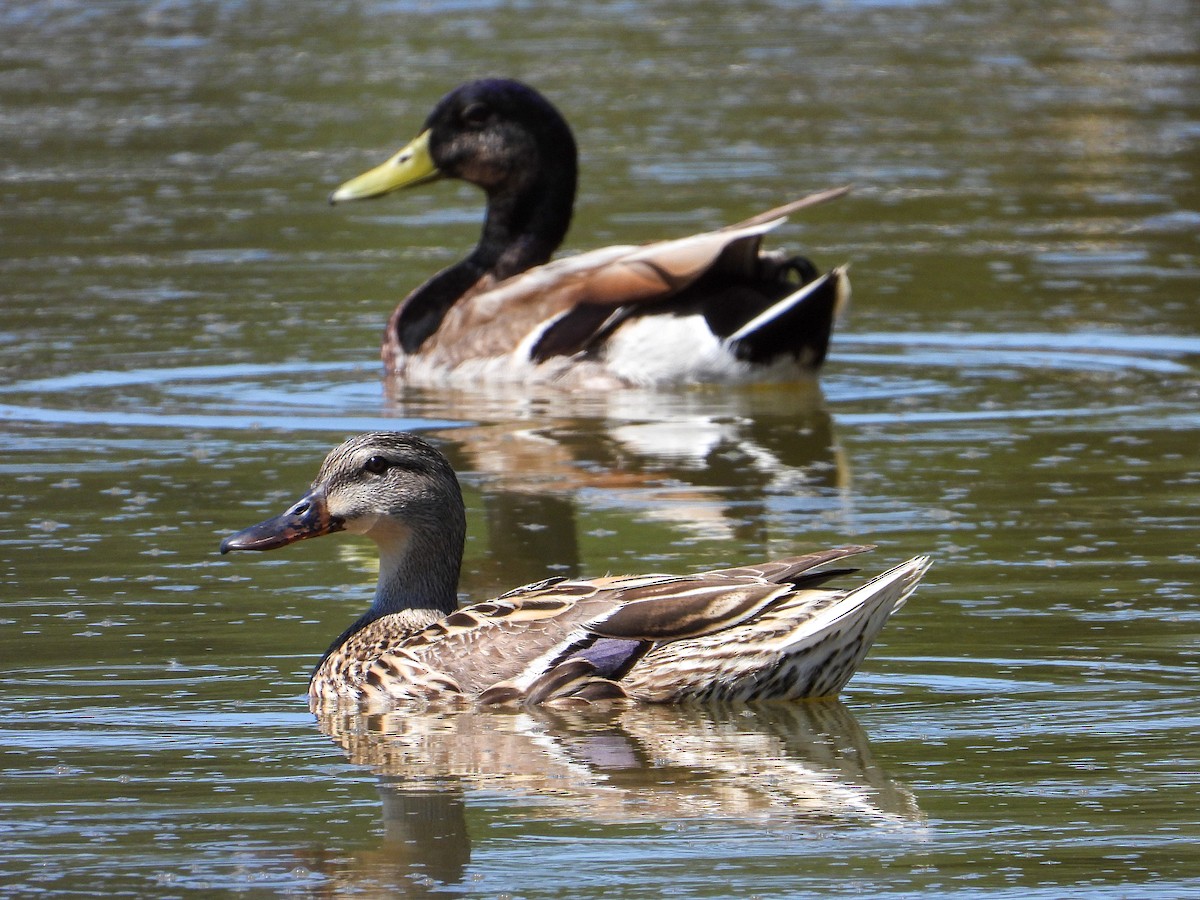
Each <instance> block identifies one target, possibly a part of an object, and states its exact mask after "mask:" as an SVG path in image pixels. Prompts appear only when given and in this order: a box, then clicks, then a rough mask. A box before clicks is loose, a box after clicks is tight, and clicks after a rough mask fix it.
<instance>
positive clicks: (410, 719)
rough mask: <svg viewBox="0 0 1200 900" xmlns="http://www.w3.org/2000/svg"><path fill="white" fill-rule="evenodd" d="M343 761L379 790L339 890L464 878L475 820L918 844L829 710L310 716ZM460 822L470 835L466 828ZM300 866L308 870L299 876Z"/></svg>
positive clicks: (907, 816)
mask: <svg viewBox="0 0 1200 900" xmlns="http://www.w3.org/2000/svg"><path fill="white" fill-rule="evenodd" d="M318 723H319V726H320V728H321V730H322V731H323V732H324V733H325V734H327V735H328V736H329V737H330V738H332V739H333V740H334V741H335V742H336V743H337V744H338V745H339V746H341V747H342V748H343V750H344V751H345V753H346V755H347V757H348V758H349V760H350V761H351V762H353V763H355V764H356V765H360V766H364V767H367V768H370V769H371V770H372V771H373V772H374V773H375V774H376V775H377V776H378V779H379V781H378V788H379V792H380V796H381V798H382V812H383V821H384V826H385V832H384V837H383V840H382V843H381V845H380V846H379V847H378V848H376V849H372V850H370V851H366V852H362V853H360V854H358V855H356V856H355V857H354V858H353V860H351V861H348V862H346V863H342V864H334V863H328V862H327V863H322V864H320V866H321V868H322V869H323V870H324V872H325V874H327V875H328V876H329V877H331V878H332V879H334V880H335V881H337V882H341V883H348V884H353V883H357V882H360V881H361V882H363V883H376V884H380V883H382V884H388V883H392V884H399V885H404V886H405V887H406V889H408V890H413V891H414V892H417V893H419V892H420V890H421V889H422V888H425V889H428V890H430V891H431V892H432V891H435V890H436V889H437V887H438V886H439V885H447V884H457V883H460V882H461V881H463V880H464V878H466V877H467V871H468V867H469V864H470V860H471V851H472V842H474V843H476V844H481V843H482V844H486V843H487V842H488V839H489V837H488V834H487V829H488V825H487V822H488V820H489V816H488V815H487V814H486V813H484V812H480V813H477V814H474V815H470V816H469V815H468V810H469V809H470V808H471V807H472V806H479V807H481V809H490V810H496V809H498V808H499V809H500V810H501V813H502V814H503V817H504V818H505V819H510V818H511V817H512V816H513V815H520V816H521V817H523V818H524V819H526V820H533V821H542V822H546V821H559V822H570V823H578V824H584V825H589V826H600V827H603V826H607V825H611V826H630V825H632V826H638V825H641V826H644V827H649V828H655V829H657V828H662V827H669V826H676V827H684V828H686V827H688V826H689V825H696V826H700V825H703V824H704V823H705V822H706V821H713V820H717V819H719V820H721V821H722V822H723V824H731V823H732V824H745V825H747V826H753V827H755V828H757V829H760V830H764V831H768V832H769V831H779V832H780V833H787V832H792V831H794V830H795V829H797V828H805V827H809V826H815V825H831V824H851V825H857V826H859V827H864V828H886V829H889V830H893V831H894V830H895V829H897V828H899V829H908V830H912V831H914V832H920V831H921V830H923V828H924V819H923V815H922V813H921V810H920V808H919V807H918V804H917V801H916V799H915V797H914V796H913V794H912V793H911V792H910V791H909V790H908V789H907V788H906V787H905V786H903V785H902V784H899V783H898V782H896V781H895V780H894V779H893V778H891V777H890V776H889V775H888V774H887V772H886V770H885V769H884V768H883V767H881V766H880V765H879V764H878V763H877V762H876V760H875V758H874V755H873V753H872V750H871V747H870V744H869V741H868V739H867V736H866V734H865V733H864V731H863V730H862V728H861V727H860V726H859V724H858V722H857V721H856V720H855V719H854V716H853V715H852V714H851V712H850V710H849V709H848V708H847V707H846V706H845V705H844V704H842V703H841V702H839V701H836V700H834V701H823V702H819V703H789V704H778V703H776V704H761V705H754V706H750V707H746V706H712V705H704V706H684V707H680V706H671V707H664V706H645V705H638V706H630V707H626V708H622V709H609V710H600V709H589V710H582V711H579V710H575V711H563V710H549V709H546V708H536V709H524V710H519V711H518V710H470V711H463V712H458V713H449V714H447V713H444V712H439V713H430V712H418V711H404V712H396V713H387V714H377V715H365V714H357V713H324V714H319V715H318ZM468 821H469V822H470V825H469V824H468ZM309 864H310V865H312V864H313V863H311V862H310V863H309Z"/></svg>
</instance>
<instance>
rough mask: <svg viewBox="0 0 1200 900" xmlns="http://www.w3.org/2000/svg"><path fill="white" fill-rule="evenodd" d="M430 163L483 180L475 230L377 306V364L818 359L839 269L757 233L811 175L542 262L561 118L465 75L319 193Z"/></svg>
mask: <svg viewBox="0 0 1200 900" xmlns="http://www.w3.org/2000/svg"><path fill="white" fill-rule="evenodd" d="M438 178H459V179H461V180H463V181H468V182H470V183H471V184H476V185H478V186H479V187H481V188H483V190H484V191H485V192H486V193H487V216H486V219H485V221H484V226H483V234H482V236H481V237H480V240H479V243H478V245H477V246H476V247H475V249H474V251H473V252H472V253H471V255H470V256H468V257H467V258H466V259H464V260H462V261H461V262H459V263H457V264H455V265H453V266H451V267H450V268H448V269H445V270H444V271H442V272H439V273H438V274H437V275H435V276H434V277H433V278H431V279H430V280H429V281H427V282H425V284H423V285H421V286H420V287H419V288H417V289H416V290H415V291H413V292H412V293H411V294H409V295H408V297H406V298H405V299H404V300H403V301H402V302H401V303H400V305H399V306H398V307H397V309H396V311H395V312H394V313H392V317H391V319H390V320H389V321H388V326H387V332H386V333H385V335H384V340H383V360H384V363H385V365H386V366H387V367H388V369H389V370H390V371H392V372H394V373H395V374H397V375H400V376H402V377H403V378H405V379H406V380H409V381H417V382H437V381H442V380H446V379H455V377H456V376H457V377H458V379H460V380H464V381H468V382H469V381H470V380H472V379H476V378H479V377H487V378H497V379H506V380H517V381H525V380H547V381H549V380H553V381H563V380H566V381H568V382H570V383H572V384H594V385H606V384H655V383H663V382H680V381H739V380H762V379H765V378H780V377H795V376H796V374H797V373H798V372H815V371H816V370H817V368H818V367H819V366H820V365H821V363H822V361H824V359H825V352H826V349H827V347H828V344H829V334H830V331H831V329H832V327H833V319H834V316H835V314H836V312H837V310H838V309H839V307H840V306H841V305H842V304H843V303H844V302H845V300H846V298H847V297H848V296H849V280H848V279H847V277H846V274H845V270H844V269H840V268H839V269H834V270H833V271H832V272H829V273H828V274H826V275H823V276H820V277H818V275H817V270H816V269H815V268H814V266H813V265H812V263H810V262H809V261H808V260H807V259H804V258H803V257H800V256H792V257H787V256H785V255H784V254H782V253H778V252H771V253H767V252H763V251H762V250H761V249H760V245H761V243H762V237H763V235H764V234H765V233H766V232H767V231H770V230H771V229H772V228H774V227H775V226H776V225H778V224H779V223H780V222H782V221H783V219H784V217H785V216H787V215H788V214H789V213H791V212H794V211H795V210H797V209H800V208H802V207H804V206H808V205H811V204H813V203H818V202H820V201H822V200H827V199H832V198H833V197H836V196H840V195H841V194H843V193H845V189H837V190H833V191H826V192H823V193H821V194H814V195H812V196H811V197H807V198H804V199H802V200H798V201H796V202H794V203H789V204H787V205H785V206H781V207H779V208H777V209H773V210H770V211H769V212H765V213H762V214H761V215H758V216H755V217H753V218H751V219H747V220H746V221H744V222H741V223H739V224H737V225H733V226H730V227H727V228H723V229H721V230H718V231H712V232H708V233H705V234H698V235H694V236H693V237H688V238H682V239H679V240H671V241H662V242H660V243H655V244H648V245H645V246H641V247H628V246H624V247H607V248H605V249H602V250H595V251H592V252H591V253H584V254H581V255H579V256H573V257H569V258H566V259H561V260H558V261H557V262H553V263H551V262H549V259H550V256H551V254H552V253H553V252H554V251H555V249H557V248H558V246H559V245H560V244H561V243H562V240H563V237H564V236H565V235H566V233H567V226H568V225H569V224H570V221H571V212H572V208H573V206H574V203H575V181H576V151H575V140H574V138H573V137H572V135H571V129H570V128H569V127H568V125H567V123H566V121H565V120H564V119H563V117H562V116H561V115H560V114H559V112H558V110H556V109H555V108H554V107H553V106H552V105H551V104H550V102H549V101H547V100H546V98H545V97H543V96H542V95H541V94H539V93H538V92H537V91H535V90H534V89H533V88H531V87H528V86H526V85H524V84H521V83H519V82H516V81H507V80H499V79H489V80H484V81H473V82H470V83H468V84H465V85H463V86H461V87H459V88H457V89H456V90H454V91H451V92H450V93H449V94H448V95H447V96H446V97H444V98H443V99H442V100H441V102H439V103H438V104H437V106H436V107H434V110H433V112H432V113H430V114H429V118H428V119H427V120H426V122H425V127H424V128H423V129H422V130H421V133H420V134H419V135H418V136H417V137H416V139H415V140H413V141H412V143H410V144H409V145H408V146H406V147H405V148H404V149H403V150H401V151H400V152H399V153H397V154H396V155H395V156H393V157H392V158H391V159H389V160H388V161H387V162H385V163H383V164H382V165H381V166H378V167H376V168H374V169H372V170H371V171H369V172H367V173H365V174H363V175H360V176H358V177H357V178H354V179H352V180H351V181H348V182H346V183H345V184H343V185H342V186H341V187H339V188H338V189H337V190H336V191H334V192H333V194H332V196H331V197H330V201H331V202H333V203H340V202H342V201H345V200H362V199H366V198H369V197H379V196H382V195H383V194H387V193H389V192H391V191H395V190H398V189H400V188H404V187H411V186H413V185H417V184H424V183H425V182H428V181H433V180H435V179H438Z"/></svg>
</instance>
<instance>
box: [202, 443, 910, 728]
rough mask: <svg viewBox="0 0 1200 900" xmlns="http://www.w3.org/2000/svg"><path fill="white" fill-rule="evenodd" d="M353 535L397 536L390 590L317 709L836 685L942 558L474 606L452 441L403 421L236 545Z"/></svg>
mask: <svg viewBox="0 0 1200 900" xmlns="http://www.w3.org/2000/svg"><path fill="white" fill-rule="evenodd" d="M336 531H347V532H350V533H351V534H363V535H366V536H367V537H370V538H373V539H374V540H375V542H376V543H377V544H378V545H379V555H380V560H379V585H378V588H377V589H376V591H375V601H374V603H372V604H371V608H370V609H368V610H367V611H366V613H364V614H363V615H362V616H361V617H360V618H359V619H358V621H357V622H355V623H354V624H353V625H351V626H350V627H349V628H348V629H346V631H345V632H344V633H343V634H342V636H341V637H339V638H338V639H337V640H336V641H334V642H333V644H332V646H330V648H329V649H328V650H327V651H326V652H325V656H324V657H323V658H322V659H321V662H320V664H318V666H317V668H316V670H315V671H314V672H313V676H312V680H311V682H310V683H309V689H308V695H309V699H310V701H312V703H313V704H314V705H316V706H322V705H326V704H328V703H330V702H334V703H336V702H337V701H342V700H353V701H367V702H368V703H370V704H371V705H373V706H379V705H390V704H392V703H394V702H396V701H407V700H419V699H426V700H428V699H452V698H465V699H474V700H477V701H479V702H482V703H503V702H519V703H541V702H546V701H551V700H559V699H568V698H574V699H577V700H596V699H611V698H622V697H627V698H630V699H635V700H645V701H653V702H678V701H688V700H765V699H794V698H800V697H827V696H831V695H833V694H836V693H837V692H838V691H839V690H840V689H841V688H842V686H843V685H844V684H845V683H846V682H847V681H848V680H849V679H850V676H851V675H853V674H854V670H855V668H856V667H857V666H858V665H859V663H860V662H861V661H862V659H863V657H864V656H866V653H867V651H868V649H869V648H870V646H871V643H872V641H873V640H874V639H875V636H876V635H877V634H878V633H879V630H880V629H881V628H882V627H883V624H884V622H886V621H887V619H888V617H889V616H891V614H892V613H893V612H895V611H896V610H897V609H899V608H900V606H901V605H902V604H903V603H904V601H905V600H906V599H907V598H908V595H909V594H910V593H912V591H913V589H914V588H915V587H916V585H917V582H918V581H919V580H920V578H921V576H922V575H923V574H924V573H925V570H926V569H927V568H928V566H929V560H928V558H927V557H923V556H922V557H916V558H914V559H910V560H909V561H908V562H906V563H903V564H902V565H899V566H897V567H895V568H894V569H891V570H890V571H888V572H885V573H884V574H882V575H879V576H878V577H876V578H873V579H871V580H870V581H868V582H866V583H865V584H863V585H860V586H859V587H857V588H854V589H852V590H828V589H821V588H819V585H821V584H822V583H824V582H826V581H828V580H830V579H832V578H835V577H837V576H842V575H846V574H848V573H850V572H853V571H854V570H853V569H832V570H831V569H826V570H822V571H814V569H815V568H816V567H818V566H821V565H823V564H826V563H829V562H833V561H834V560H839V559H842V558H844V557H847V556H851V555H852V554H855V553H861V552H863V551H865V550H869V549H871V548H869V547H837V548H835V549H832V550H823V551H819V552H817V553H810V554H808V555H806V556H798V557H793V558H791V559H781V560H777V561H774V562H768V563H763V564H761V565H756V566H744V567H740V568H736V569H719V570H716V571H713V572H705V573H702V574H698V575H637V576H625V577H607V578H598V579H595V580H593V581H576V580H573V579H566V578H552V579H549V580H547V581H542V582H539V583H537V584H530V585H526V586H525V587H520V588H516V589H515V590H512V591H509V592H508V593H506V594H502V595H501V596H500V597H497V598H496V599H494V600H488V601H486V602H483V603H476V604H474V605H472V606H467V607H464V608H463V609H458V596H457V588H458V574H459V567H460V566H461V564H462V553H463V542H464V539H465V534H466V514H465V511H464V508H463V500H462V494H461V492H460V491H459V487H458V479H457V478H455V476H454V470H453V469H452V468H451V467H450V463H449V462H448V461H447V460H446V457H445V456H443V455H442V454H441V453H440V452H439V451H437V450H436V449H434V448H433V447H432V446H430V445H429V444H428V443H426V442H425V441H423V440H421V439H420V438H417V437H414V436H413V435H411V434H401V433H396V432H376V433H371V434H363V435H359V436H358V437H354V438H351V439H350V440H348V441H346V442H345V443H344V444H342V445H341V446H340V447H338V448H336V449H335V450H334V451H333V452H332V453H330V454H329V456H328V457H327V458H326V459H325V462H324V464H323V465H322V466H321V470H320V472H319V473H318V474H317V478H316V481H314V482H313V483H312V486H311V488H310V489H309V492H308V493H307V494H305V495H304V496H303V497H302V498H301V499H300V500H298V501H297V502H296V503H294V504H293V505H292V506H291V508H290V509H288V511H287V512H285V513H283V514H282V515H280V516H277V517H275V518H273V519H268V520H267V521H265V522H262V523H260V524H258V525H253V526H251V527H250V528H247V529H245V530H244V531H240V532H238V533H237V534H235V535H232V536H230V537H228V538H226V539H225V540H224V541H222V543H221V552H222V553H226V552H228V551H230V550H272V549H274V548H276V547H282V546H283V545H285V544H290V543H293V542H294V541H299V540H303V539H305V538H310V537H317V536H319V535H323V534H332V533H333V532H336Z"/></svg>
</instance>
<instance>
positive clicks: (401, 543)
mask: <svg viewBox="0 0 1200 900" xmlns="http://www.w3.org/2000/svg"><path fill="white" fill-rule="evenodd" d="M404 532H405V533H404V534H403V535H397V536H395V537H396V538H398V539H393V540H388V541H384V540H378V543H379V582H378V583H377V585H376V587H375V599H374V601H373V602H372V603H371V608H370V609H369V610H368V611H367V614H366V616H367V621H372V620H374V619H378V618H381V617H383V616H390V615H394V614H397V613H402V614H406V616H407V617H410V618H411V619H412V620H413V621H414V622H418V621H420V620H424V621H423V622H421V625H422V626H423V625H427V624H429V623H431V622H435V621H437V620H438V619H440V618H442V617H443V616H448V615H450V613H452V612H454V610H456V609H457V608H458V576H459V571H460V568H461V566H462V554H463V541H462V539H461V537H459V538H458V539H457V541H455V540H454V539H453V538H450V539H446V538H440V539H439V538H437V537H433V538H431V536H430V535H429V534H428V533H419V532H417V531H416V530H414V529H411V528H406V529H404ZM449 544H455V546H449Z"/></svg>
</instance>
